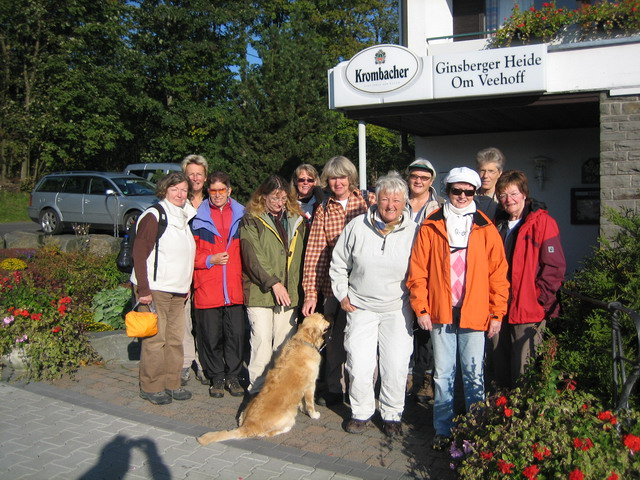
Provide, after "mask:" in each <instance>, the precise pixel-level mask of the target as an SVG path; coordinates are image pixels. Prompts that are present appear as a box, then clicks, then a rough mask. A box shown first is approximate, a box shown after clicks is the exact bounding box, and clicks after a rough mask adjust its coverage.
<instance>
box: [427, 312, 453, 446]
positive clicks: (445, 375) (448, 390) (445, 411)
mask: <svg viewBox="0 0 640 480" xmlns="http://www.w3.org/2000/svg"><path fill="white" fill-rule="evenodd" d="M431 342H432V345H433V358H434V369H433V381H434V385H435V400H434V404H433V427H434V428H435V430H436V435H440V436H444V437H449V436H450V435H451V429H452V428H453V392H454V386H455V378H456V367H457V365H456V356H457V353H456V350H457V335H456V328H455V326H453V325H442V324H434V325H433V330H432V331H431Z"/></svg>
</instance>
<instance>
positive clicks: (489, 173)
mask: <svg viewBox="0 0 640 480" xmlns="http://www.w3.org/2000/svg"><path fill="white" fill-rule="evenodd" d="M478 172H479V173H480V174H481V175H482V174H483V173H486V174H487V175H491V176H493V175H495V174H496V173H498V170H494V169H487V168H483V169H481V170H478Z"/></svg>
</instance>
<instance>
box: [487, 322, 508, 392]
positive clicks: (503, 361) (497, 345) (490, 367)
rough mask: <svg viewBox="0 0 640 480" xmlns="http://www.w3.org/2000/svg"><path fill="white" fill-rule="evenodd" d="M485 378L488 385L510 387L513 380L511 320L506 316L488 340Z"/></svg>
mask: <svg viewBox="0 0 640 480" xmlns="http://www.w3.org/2000/svg"><path fill="white" fill-rule="evenodd" d="M486 355H487V357H486V362H485V367H486V371H485V378H486V380H487V385H491V384H493V383H495V386H496V387H497V388H509V384H510V381H511V337H510V333H509V321H508V320H507V318H506V317H505V318H504V319H503V321H502V326H501V327H500V332H498V334H497V335H494V336H493V337H491V338H489V339H487V341H486Z"/></svg>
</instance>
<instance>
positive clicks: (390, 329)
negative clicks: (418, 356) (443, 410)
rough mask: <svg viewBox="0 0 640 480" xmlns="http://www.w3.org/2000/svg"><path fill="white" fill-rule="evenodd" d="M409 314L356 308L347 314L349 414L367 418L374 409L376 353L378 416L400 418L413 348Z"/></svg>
mask: <svg viewBox="0 0 640 480" xmlns="http://www.w3.org/2000/svg"><path fill="white" fill-rule="evenodd" d="M412 326H413V313H412V312H411V309H410V308H406V309H405V310H400V311H394V312H385V313H376V312H369V311H366V310H361V309H358V310H356V311H355V312H351V313H347V328H346V330H345V337H344V346H345V349H346V351H347V365H346V366H347V371H348V372H349V382H350V383H349V400H350V401H351V417H352V418H355V419H357V420H368V419H369V418H371V416H372V415H373V414H374V412H375V409H376V400H375V396H374V391H373V389H374V384H373V376H374V371H375V368H376V354H378V355H379V370H380V397H379V398H378V401H379V406H380V415H381V416H382V419H383V420H391V421H400V419H401V417H402V411H403V409H404V398H405V389H406V386H407V373H408V372H409V358H410V357H411V353H412V351H413V332H412Z"/></svg>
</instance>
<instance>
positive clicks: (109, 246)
mask: <svg viewBox="0 0 640 480" xmlns="http://www.w3.org/2000/svg"><path fill="white" fill-rule="evenodd" d="M120 241H121V239H120V238H117V237H112V236H111V235H100V234H91V235H45V234H44V233H31V232H11V233H5V234H4V236H2V237H0V248H39V247H42V246H46V245H55V246H57V247H58V248H59V249H60V250H61V251H63V252H73V251H78V250H81V249H83V248H84V244H85V243H88V248H87V251H88V252H89V253H90V254H95V255H105V254H109V253H118V250H119V249H120Z"/></svg>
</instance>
